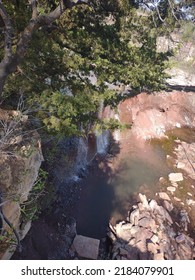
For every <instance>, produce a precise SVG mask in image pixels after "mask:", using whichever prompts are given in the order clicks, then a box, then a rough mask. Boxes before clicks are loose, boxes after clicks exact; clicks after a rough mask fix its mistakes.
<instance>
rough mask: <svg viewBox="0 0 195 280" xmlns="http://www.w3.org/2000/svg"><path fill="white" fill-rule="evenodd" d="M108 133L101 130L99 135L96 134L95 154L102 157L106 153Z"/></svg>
mask: <svg viewBox="0 0 195 280" xmlns="http://www.w3.org/2000/svg"><path fill="white" fill-rule="evenodd" d="M109 135H110V133H109V131H108V130H103V131H102V132H101V133H98V132H96V150H97V154H100V155H103V154H106V153H107V150H108V145H109Z"/></svg>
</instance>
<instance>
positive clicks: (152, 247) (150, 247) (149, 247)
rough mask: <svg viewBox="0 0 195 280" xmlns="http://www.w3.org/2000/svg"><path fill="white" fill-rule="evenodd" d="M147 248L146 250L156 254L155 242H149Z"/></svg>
mask: <svg viewBox="0 0 195 280" xmlns="http://www.w3.org/2000/svg"><path fill="white" fill-rule="evenodd" d="M147 248H148V251H149V252H151V253H152V254H156V253H157V246H156V244H154V243H151V242H150V243H148V244H147Z"/></svg>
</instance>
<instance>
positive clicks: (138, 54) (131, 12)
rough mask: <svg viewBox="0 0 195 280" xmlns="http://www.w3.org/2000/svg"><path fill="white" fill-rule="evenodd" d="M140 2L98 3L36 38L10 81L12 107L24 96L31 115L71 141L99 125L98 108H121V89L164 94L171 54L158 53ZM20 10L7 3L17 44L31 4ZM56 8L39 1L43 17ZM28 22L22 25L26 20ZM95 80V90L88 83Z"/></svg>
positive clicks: (74, 12) (149, 20)
mask: <svg viewBox="0 0 195 280" xmlns="http://www.w3.org/2000/svg"><path fill="white" fill-rule="evenodd" d="M134 2H136V1H127V0H123V1H119V0H114V1H102V0H101V1H98V2H96V1H93V5H91V6H90V5H79V6H76V7H74V8H72V9H67V10H66V11H65V13H64V14H63V16H62V17H61V18H60V19H59V20H58V21H56V22H55V23H54V24H53V25H52V26H44V27H42V28H39V30H38V31H37V32H35V33H34V35H33V38H32V42H31V44H30V47H29V49H28V51H27V53H26V57H25V60H24V61H23V62H22V63H21V65H19V67H18V69H17V72H16V73H14V74H13V75H12V76H10V77H9V79H8V81H7V83H6V86H5V90H4V95H5V96H10V97H9V98H8V99H7V104H8V105H10V104H13V105H14V102H13V100H16V102H17V97H16V96H17V94H18V93H19V92H23V93H24V96H25V102H26V105H27V107H28V108H29V107H30V109H32V111H33V112H35V111H37V112H38V113H37V115H38V116H39V118H40V119H41V120H42V122H43V124H44V125H45V126H46V128H47V129H48V130H49V131H51V132H52V133H53V132H57V133H59V132H63V133H65V134H67V135H80V134H81V133H82V132H81V127H82V128H83V130H84V131H85V132H86V133H87V131H88V130H89V127H90V126H91V125H92V124H93V123H96V121H98V119H97V111H98V108H99V103H100V102H101V100H104V104H105V105H111V106H116V105H117V104H118V103H119V102H120V100H121V92H120V90H118V89H115V90H113V89H111V88H109V86H108V85H109V84H113V85H117V84H118V82H120V83H122V84H124V85H129V86H130V87H131V89H132V90H134V91H135V92H139V91H141V90H148V91H153V90H159V89H160V88H161V87H162V86H163V83H164V80H165V77H166V74H165V72H164V70H165V68H166V60H167V54H162V53H157V52H156V38H157V35H158V31H156V29H155V27H154V23H153V20H152V18H151V17H150V16H145V15H144V16H142V15H141V14H139V13H138V12H137V9H136V8H135V7H136V5H135V3H134ZM20 3H21V5H20V6H19V7H18V8H17V9H16V7H15V6H14V5H13V4H11V1H8V3H6V7H7V9H8V11H9V14H10V16H11V18H12V17H13V19H14V36H16V38H17V36H18V34H19V32H21V30H22V29H23V28H24V26H25V25H26V24H27V22H28V21H29V18H30V8H29V6H28V5H27V4H26V1H20ZM56 4H57V1H39V4H38V11H39V13H41V14H44V13H46V12H48V11H50V10H52V9H54V8H55V5H56ZM21 15H22V16H23V20H22V18H21ZM91 74H93V75H95V77H96V82H95V83H94V82H91V80H90V79H89V78H88V77H89V76H90V75H91Z"/></svg>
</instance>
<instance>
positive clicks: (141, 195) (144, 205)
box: [139, 193, 148, 208]
mask: <svg viewBox="0 0 195 280" xmlns="http://www.w3.org/2000/svg"><path fill="white" fill-rule="evenodd" d="M139 199H140V201H141V203H142V204H143V207H145V208H148V200H147V198H146V196H145V195H144V194H141V193H139Z"/></svg>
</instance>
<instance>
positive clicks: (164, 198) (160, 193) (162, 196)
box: [158, 192, 171, 201]
mask: <svg viewBox="0 0 195 280" xmlns="http://www.w3.org/2000/svg"><path fill="white" fill-rule="evenodd" d="M158 195H159V197H160V198H161V199H163V200H169V201H170V200H171V199H170V197H169V196H168V194H166V193H165V192H159V193H158Z"/></svg>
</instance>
